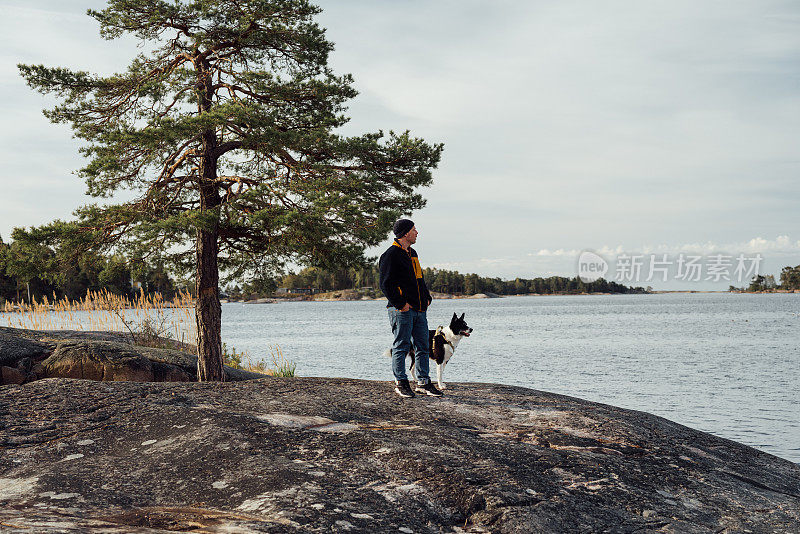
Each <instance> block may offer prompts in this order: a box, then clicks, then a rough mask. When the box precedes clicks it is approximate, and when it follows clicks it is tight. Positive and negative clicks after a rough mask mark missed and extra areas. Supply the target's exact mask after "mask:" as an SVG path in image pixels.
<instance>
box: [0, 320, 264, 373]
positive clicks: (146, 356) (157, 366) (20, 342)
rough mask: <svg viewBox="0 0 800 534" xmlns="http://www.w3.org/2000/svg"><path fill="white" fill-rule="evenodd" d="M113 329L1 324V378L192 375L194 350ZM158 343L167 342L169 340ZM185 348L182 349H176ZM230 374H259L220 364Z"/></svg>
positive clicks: (195, 371)
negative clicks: (142, 341)
mask: <svg viewBox="0 0 800 534" xmlns="http://www.w3.org/2000/svg"><path fill="white" fill-rule="evenodd" d="M128 339H129V338H128V337H127V336H125V335H124V334H121V333H114V332H74V331H37V330H21V329H16V328H5V327H0V380H1V381H0V384H23V383H26V382H31V381H33V380H38V379H41V378H83V379H90V380H101V381H123V380H124V381H135V382H153V381H155V382H190V381H196V380H197V356H194V355H192V354H190V353H188V352H185V350H187V349H190V348H191V347H189V346H186V345H181V344H180V343H177V342H174V341H173V342H171V343H172V344H173V347H174V348H153V347H144V346H139V345H133V344H131V343H130V342H128ZM159 344H162V345H165V346H169V345H170V341H169V340H160V342H159ZM179 349H184V350H179ZM225 372H226V374H227V376H228V379H229V380H234V381H238V380H252V379H255V378H261V377H263V375H261V374H257V373H250V372H248V371H243V370H240V369H233V368H231V367H227V366H226V367H225Z"/></svg>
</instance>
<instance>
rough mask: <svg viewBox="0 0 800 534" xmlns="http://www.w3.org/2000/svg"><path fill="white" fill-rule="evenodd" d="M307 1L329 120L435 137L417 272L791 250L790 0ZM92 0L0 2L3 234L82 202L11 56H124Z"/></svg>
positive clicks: (550, 269)
mask: <svg viewBox="0 0 800 534" xmlns="http://www.w3.org/2000/svg"><path fill="white" fill-rule="evenodd" d="M319 3H320V5H322V7H323V8H324V9H325V11H324V13H323V14H322V15H321V16H320V19H319V20H320V23H321V24H322V25H323V26H324V27H326V28H327V34H328V37H329V39H330V40H331V41H333V42H334V43H335V45H336V50H335V51H334V53H333V55H332V57H331V63H332V65H333V67H334V68H335V70H336V71H337V72H339V73H345V72H349V73H352V74H353V75H354V77H355V87H356V88H357V89H358V90H359V91H360V95H359V96H358V97H357V98H356V99H355V100H354V101H353V102H352V103H351V105H350V116H351V117H352V121H351V123H350V124H349V125H348V127H347V128H346V132H348V133H360V132H364V131H374V130H377V129H383V130H390V129H394V130H399V131H402V130H405V129H410V130H411V131H412V134H414V135H416V136H420V137H423V138H425V139H426V140H428V141H430V142H442V143H444V144H445V151H444V154H443V158H442V162H441V164H440V166H439V169H438V170H437V171H435V179H434V185H433V187H431V188H429V189H427V190H424V191H423V194H424V195H425V196H426V197H427V198H428V205H427V207H426V208H425V209H423V210H421V211H420V212H418V213H415V214H413V216H412V218H413V220H414V221H415V223H416V224H417V227H418V229H419V230H420V236H419V241H418V244H417V246H416V248H417V250H418V251H419V253H420V256H421V260H422V264H423V266H439V267H443V268H450V269H456V270H459V271H461V272H477V273H479V274H482V275H491V276H500V277H503V278H514V277H516V276H520V277H526V278H531V277H534V276H548V275H551V274H560V275H564V276H574V275H575V274H576V263H577V255H578V254H579V253H580V252H581V251H582V250H586V249H589V250H594V251H596V252H598V253H600V255H601V256H602V257H604V258H606V259H607V260H609V262H610V263H611V264H612V267H611V273H610V274H613V272H614V260H615V257H616V255H618V254H620V253H628V254H633V255H635V254H642V255H645V257H646V256H647V255H649V254H651V253H656V252H657V253H659V255H660V254H668V258H669V260H670V261H673V260H677V259H678V256H679V255H680V254H681V253H685V254H697V255H703V256H704V257H708V256H709V255H714V254H720V253H724V254H730V255H734V256H735V255H737V254H739V253H744V254H749V255H752V254H756V253H759V252H760V253H762V256H763V257H764V261H763V262H762V264H761V270H762V271H766V273H767V274H770V273H771V274H777V273H778V271H779V269H780V267H782V266H784V265H798V264H800V209H798V206H799V205H800V172H799V171H800V153H798V141H800V3H798V2H794V1H771V0H726V1H724V2H722V1H709V0H692V1H684V0H669V1H651V0H647V1H634V0H628V1H599V2H598V1H590V0H583V1H570V0H560V1H558V2H551V1H531V0H525V1H523V0H517V1H503V0H492V1H489V0H485V1H472V0H447V1H444V0H425V1H421V0H420V1H417V0H402V1H401V0H324V1H321V2H319ZM104 4H105V3H104V2H102V1H98V0H57V1H56V0H27V1H8V0H5V1H2V0H0V7H2V9H3V18H2V21H0V35H1V36H2V37H0V39H2V42H3V46H2V49H1V51H0V57H1V58H2V69H1V70H0V76H2V79H1V80H0V83H1V84H2V94H3V98H2V99H0V106H2V110H1V111H2V113H0V121H2V125H0V136H2V140H0V155H2V160H3V163H4V171H5V172H4V173H3V174H2V177H0V186H2V195H0V208H1V209H2V214H3V216H2V220H0V236H2V237H3V239H4V240H6V241H8V239H9V234H10V232H11V228H12V227H14V226H30V225H39V224H43V223H46V222H48V221H50V220H52V219H54V218H69V217H70V214H71V212H72V210H74V209H75V207H77V206H78V205H80V204H83V203H86V202H87V197H84V196H83V193H84V184H83V183H82V181H81V180H80V179H79V178H77V177H75V176H74V175H72V174H71V172H73V171H75V170H76V169H78V168H80V167H81V166H82V162H81V159H80V157H79V155H78V154H77V146H78V145H77V142H76V141H75V140H73V139H72V138H71V133H70V130H69V128H68V127H65V126H54V125H51V124H50V123H49V122H48V121H47V120H46V119H45V118H44V117H43V116H42V114H41V110H42V108H44V107H46V106H48V105H50V104H51V103H52V102H48V101H47V100H46V99H45V98H44V97H42V96H41V95H39V94H38V93H35V92H33V91H32V90H30V89H29V88H28V87H27V86H26V85H25V84H24V83H23V81H22V79H21V78H20V77H19V75H18V72H17V69H16V64H17V63H20V62H22V63H43V64H46V65H61V66H69V67H73V68H80V69H83V70H89V71H100V72H112V71H115V70H116V71H118V70H122V69H123V68H124V67H125V66H126V65H127V63H128V60H129V58H130V57H131V56H132V54H134V53H135V51H136V49H135V46H134V44H135V43H133V42H132V41H125V40H123V41H122V42H119V43H116V42H111V43H109V42H108V41H104V40H102V39H101V38H100V37H99V35H98V32H97V24H96V22H95V21H94V20H93V19H91V18H90V17H88V16H86V15H85V11H86V9H87V8H89V7H93V8H102V7H103V5H104ZM387 244H388V240H387ZM374 252H375V253H376V254H377V253H379V252H380V251H379V250H377V249H376V250H375V251H374ZM645 259H646V258H645ZM607 278H613V277H611V276H607ZM729 283H734V282H729V281H727V280H724V279H722V280H719V282H718V283H712V282H711V281H705V280H703V281H700V282H688V283H687V282H685V281H676V280H674V279H672V277H670V280H668V282H666V283H663V282H660V281H645V280H644V279H642V280H641V284H636V285H652V286H653V287H655V288H671V289H675V288H678V287H684V288H687V289H705V288H712V287H713V288H722V289H725V288H727V286H728V285H729ZM735 285H740V284H738V283H735Z"/></svg>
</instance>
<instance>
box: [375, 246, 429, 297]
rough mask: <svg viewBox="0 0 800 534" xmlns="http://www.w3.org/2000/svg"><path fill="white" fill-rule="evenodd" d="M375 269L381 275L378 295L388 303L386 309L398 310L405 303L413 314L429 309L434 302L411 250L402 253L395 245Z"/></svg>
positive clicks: (415, 254)
mask: <svg viewBox="0 0 800 534" xmlns="http://www.w3.org/2000/svg"><path fill="white" fill-rule="evenodd" d="M378 267H379V269H380V272H381V291H383V294H384V295H386V298H387V299H389V303H388V304H387V305H386V307H387V308H388V307H389V306H394V307H395V308H397V309H398V310H400V309H402V308H403V306H405V305H406V302H407V303H408V304H410V305H411V308H412V309H414V310H416V311H420V312H422V311H425V310H427V309H428V305H429V304H430V303H431V300H433V299H432V298H431V294H430V292H429V291H428V286H426V285H425V279H424V278H423V277H422V267H420V265H419V258H418V257H417V252H416V251H415V250H414V249H413V248H411V247H408V251H405V250H403V247H401V246H400V243H398V242H397V241H395V242H394V243H393V244H392V246H391V247H389V248H388V249H386V252H384V253H383V255H382V256H381V259H380V261H379V262H378Z"/></svg>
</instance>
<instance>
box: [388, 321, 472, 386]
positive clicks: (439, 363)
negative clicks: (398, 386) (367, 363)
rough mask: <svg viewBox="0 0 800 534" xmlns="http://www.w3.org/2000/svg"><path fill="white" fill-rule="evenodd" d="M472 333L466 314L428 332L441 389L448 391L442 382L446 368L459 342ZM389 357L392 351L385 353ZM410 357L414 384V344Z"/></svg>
mask: <svg viewBox="0 0 800 534" xmlns="http://www.w3.org/2000/svg"><path fill="white" fill-rule="evenodd" d="M471 333H472V328H470V327H469V326H467V322H466V321H465V320H464V314H463V313H462V314H461V317H458V316H457V315H456V314H455V313H454V314H453V318H452V319H450V325H449V326H445V327H441V326H440V327H439V328H437V329H436V330H428V344H429V345H428V347H429V350H430V355H431V360H433V361H435V362H436V379H437V381H438V382H439V384H438V385H439V389H447V386H446V385H445V383H444V382H443V381H442V376H443V375H444V366H445V365H447V362H449V361H450V358H452V357H453V353H454V352H455V350H456V347H457V346H458V344H459V342H460V341H461V339H462V338H465V337H469V335H470V334H471ZM384 354H385V355H387V356H391V355H392V350H391V349H389V350H387V351H386V352H385V353H384ZM408 356H409V357H411V367H410V370H411V377H412V379H413V381H414V382H416V381H417V371H416V365H415V364H416V361H415V357H414V345H413V342H412V345H411V350H409V351H408Z"/></svg>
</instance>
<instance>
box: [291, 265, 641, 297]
mask: <svg viewBox="0 0 800 534" xmlns="http://www.w3.org/2000/svg"><path fill="white" fill-rule="evenodd" d="M424 275H425V281H426V283H427V284H428V289H430V290H431V291H435V292H438V293H450V294H454V295H475V294H476V293H496V294H498V295H521V294H527V293H539V294H554V293H645V292H646V290H645V289H644V288H641V287H636V288H631V287H627V286H624V285H622V284H618V283H616V282H609V281H607V280H603V279H600V280H597V281H596V282H591V283H584V282H582V281H581V280H580V279H579V278H577V277H575V278H565V277H563V276H550V277H548V278H541V277H539V278H515V279H514V280H502V279H500V278H496V277H495V278H489V277H484V276H478V275H477V274H461V273H459V272H457V271H448V270H445V269H432V268H426V269H424ZM379 280H380V273H379V272H378V266H377V265H373V266H372V267H369V268H364V269H342V270H339V271H325V270H322V269H317V268H314V267H309V268H306V269H303V270H301V271H300V272H298V273H291V274H288V275H286V276H284V277H283V278H282V279H281V280H279V281H278V283H277V286H278V287H285V288H289V289H300V288H315V289H318V290H322V291H336V290H341V289H353V288H363V287H372V288H373V289H374V290H376V291H379V290H380V282H379Z"/></svg>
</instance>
